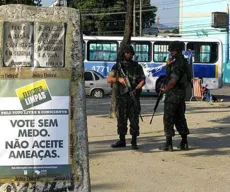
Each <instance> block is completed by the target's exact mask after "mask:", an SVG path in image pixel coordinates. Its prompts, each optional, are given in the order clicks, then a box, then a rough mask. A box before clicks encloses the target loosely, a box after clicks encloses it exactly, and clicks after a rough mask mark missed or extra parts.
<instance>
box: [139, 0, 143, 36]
mask: <svg viewBox="0 0 230 192" xmlns="http://www.w3.org/2000/svg"><path fill="white" fill-rule="evenodd" d="M142 1H143V0H140V29H139V30H140V32H139V35H140V37H141V36H142Z"/></svg>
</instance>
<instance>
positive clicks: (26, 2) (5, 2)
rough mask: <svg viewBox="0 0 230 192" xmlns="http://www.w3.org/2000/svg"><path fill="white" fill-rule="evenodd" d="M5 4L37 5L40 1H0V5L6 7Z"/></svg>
mask: <svg viewBox="0 0 230 192" xmlns="http://www.w3.org/2000/svg"><path fill="white" fill-rule="evenodd" d="M7 4H26V5H39V4H40V1H34V0H2V1H0V5H7ZM39 6H40V5H39Z"/></svg>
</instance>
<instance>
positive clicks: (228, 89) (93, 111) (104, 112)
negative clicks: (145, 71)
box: [86, 85, 230, 117]
mask: <svg viewBox="0 0 230 192" xmlns="http://www.w3.org/2000/svg"><path fill="white" fill-rule="evenodd" d="M211 93H212V94H214V95H216V96H217V97H218V98H219V99H224V102H229V101H230V85H225V86H223V88H221V89H216V90H211ZM156 100H157V96H152V97H150V96H143V97H141V106H142V115H143V117H145V116H149V115H150V114H152V112H153V107H154V105H155V103H156ZM110 102H111V98H110V97H109V96H107V97H104V98H101V99H95V98H92V97H87V99H86V108H87V115H90V116H92V115H100V116H108V114H109V107H110ZM162 110H163V103H162V102H161V103H160V105H159V108H158V112H159V113H162Z"/></svg>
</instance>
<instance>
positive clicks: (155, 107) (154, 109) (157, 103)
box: [149, 92, 163, 124]
mask: <svg viewBox="0 0 230 192" xmlns="http://www.w3.org/2000/svg"><path fill="white" fill-rule="evenodd" d="M162 96H163V93H162V92H160V93H159V95H158V98H157V102H156V104H155V106H154V108H153V114H152V117H151V120H150V122H149V124H152V121H153V117H154V115H155V113H156V111H157V107H158V105H159V103H160V100H161V98H162Z"/></svg>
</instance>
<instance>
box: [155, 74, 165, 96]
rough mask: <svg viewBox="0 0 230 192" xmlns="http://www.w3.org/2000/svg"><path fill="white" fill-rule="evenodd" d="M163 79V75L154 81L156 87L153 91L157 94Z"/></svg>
mask: <svg viewBox="0 0 230 192" xmlns="http://www.w3.org/2000/svg"><path fill="white" fill-rule="evenodd" d="M164 81H165V77H160V78H159V79H158V80H157V82H156V88H155V91H156V92H157V94H159V93H160V88H161V87H162V85H163V83H164Z"/></svg>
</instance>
